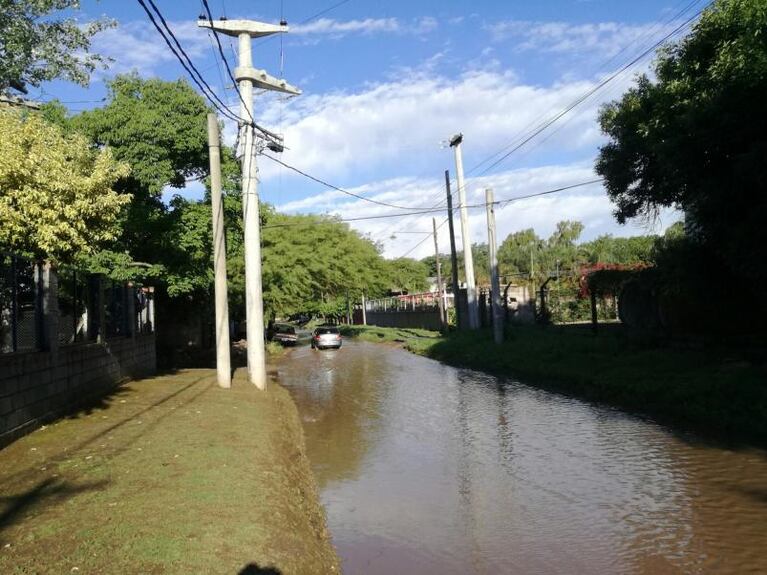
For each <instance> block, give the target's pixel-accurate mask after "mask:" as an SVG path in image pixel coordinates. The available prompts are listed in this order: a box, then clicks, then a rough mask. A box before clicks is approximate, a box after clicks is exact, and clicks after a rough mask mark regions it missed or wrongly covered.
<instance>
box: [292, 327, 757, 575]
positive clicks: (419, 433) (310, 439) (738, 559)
mask: <svg viewBox="0 0 767 575" xmlns="http://www.w3.org/2000/svg"><path fill="white" fill-rule="evenodd" d="M280 374H281V381H282V382H283V383H284V384H285V385H286V386H287V387H288V388H289V389H290V391H291V393H292V394H293V397H294V398H295V399H296V401H297V403H298V405H299V409H300V411H301V416H302V419H303V422H304V429H305V433H306V439H307V448H308V452H309V453H308V454H309V458H310V460H311V461H312V464H313V466H314V470H315V474H316V477H317V480H318V482H319V484H320V488H321V493H322V500H323V503H324V505H325V508H326V510H327V515H328V523H329V527H330V531H331V533H332V535H333V540H334V543H335V545H336V548H337V550H338V552H339V555H340V556H341V559H342V562H343V567H344V572H345V573H347V574H357V573H361V574H363V573H364V574H378V573H380V574H393V573H427V574H430V573H434V574H437V573H439V574H447V573H456V574H458V573H460V574H463V573H520V574H535V573H568V574H569V573H589V574H591V573H610V574H612V573H648V574H650V573H652V574H655V573H733V574H736V573H737V574H740V573H767V454H765V453H764V452H761V451H756V450H748V449H735V448H730V449H727V448H723V447H718V446H713V445H711V444H709V443H706V442H704V441H701V440H698V439H696V438H694V437H686V436H679V435H675V434H673V433H672V432H670V431H669V430H667V429H666V428H664V427H661V426H659V425H657V424H654V423H652V422H648V421H644V420H641V419H638V418H635V417H632V416H629V415H626V414H623V413H620V412H618V411H614V410H610V409H606V408H603V407H596V406H593V405H589V404H586V403H583V402H581V401H578V400H575V399H572V398H567V397H563V396H560V395H556V394H551V393H547V392H544V391H540V390H537V389H534V388H531V387H527V386H525V385H523V384H520V383H517V382H513V381H508V380H500V379H498V378H495V377H491V376H487V375H484V374H481V373H477V372H474V371H470V370H461V369H455V368H451V367H448V366H445V365H442V364H440V363H438V362H435V361H432V360H428V359H425V358H421V357H417V356H414V355H411V354H409V353H407V352H404V351H401V350H398V349H395V348H392V347H387V346H382V345H374V344H366V343H361V342H360V343H357V342H347V343H346V344H345V346H344V348H343V349H342V350H340V352H334V351H326V352H319V351H312V350H310V349H309V348H298V349H296V350H295V351H294V352H293V353H292V354H291V356H290V357H289V359H288V360H286V361H285V362H284V363H283V365H282V366H281V367H280Z"/></svg>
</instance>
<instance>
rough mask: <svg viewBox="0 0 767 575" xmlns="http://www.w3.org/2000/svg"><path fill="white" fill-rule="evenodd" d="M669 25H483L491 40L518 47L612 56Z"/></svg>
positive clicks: (661, 32) (518, 22) (517, 22)
mask: <svg viewBox="0 0 767 575" xmlns="http://www.w3.org/2000/svg"><path fill="white" fill-rule="evenodd" d="M672 28H673V26H663V25H659V24H652V23H651V24H639V25H630V24H622V23H618V22H598V23H590V24H569V23H567V22H530V21H524V20H506V21H503V22H498V23H495V24H490V25H487V26H485V29H486V30H488V31H489V32H490V34H491V37H492V39H493V40H494V41H496V42H501V41H505V40H515V41H516V42H517V43H516V46H515V47H516V49H517V50H519V51H523V52H524V51H535V52H541V53H553V54H567V55H573V54H583V53H595V52H596V53H599V54H600V56H601V57H611V56H615V55H616V54H618V52H620V51H621V50H623V49H624V47H626V46H630V45H633V44H634V43H638V44H641V45H643V44H646V43H649V42H650V40H654V39H656V38H659V37H662V36H663V35H664V34H665V33H666V32H668V31H670V30H671V29H672ZM641 40H644V42H641ZM637 50H638V47H637Z"/></svg>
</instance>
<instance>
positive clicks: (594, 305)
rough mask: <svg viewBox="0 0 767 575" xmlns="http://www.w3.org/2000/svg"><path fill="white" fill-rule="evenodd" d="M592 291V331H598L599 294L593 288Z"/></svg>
mask: <svg viewBox="0 0 767 575" xmlns="http://www.w3.org/2000/svg"><path fill="white" fill-rule="evenodd" d="M590 291H591V294H590V295H591V298H590V299H591V331H593V332H594V333H597V329H598V326H599V319H598V317H597V294H596V292H595V291H594V290H593V289H592V290H590Z"/></svg>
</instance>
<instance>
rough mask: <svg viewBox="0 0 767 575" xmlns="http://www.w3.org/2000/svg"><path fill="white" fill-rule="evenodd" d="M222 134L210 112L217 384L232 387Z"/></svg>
mask: <svg viewBox="0 0 767 575" xmlns="http://www.w3.org/2000/svg"><path fill="white" fill-rule="evenodd" d="M220 142H221V136H220V135H219V133H218V116H216V114H208V151H209V154H210V203H211V212H212V215H213V217H212V219H213V270H214V273H215V289H214V291H215V297H216V316H215V317H216V372H217V374H218V385H219V386H220V387H223V388H230V387H232V363H231V357H230V355H229V354H230V347H229V301H228V296H227V293H226V292H227V282H226V238H225V236H224V204H223V202H222V201H221V143H220Z"/></svg>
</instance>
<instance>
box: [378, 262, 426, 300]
mask: <svg viewBox="0 0 767 575" xmlns="http://www.w3.org/2000/svg"><path fill="white" fill-rule="evenodd" d="M430 271H431V270H430V269H429V266H428V265H426V264H425V263H424V262H422V261H419V260H414V259H412V258H397V259H393V260H387V261H386V267H385V271H384V274H385V275H384V278H386V279H388V282H389V285H388V286H387V287H389V288H391V289H393V290H396V291H402V292H407V293H419V292H422V291H424V290H426V288H428V287H429V286H428V282H427V278H428V277H429V272H430Z"/></svg>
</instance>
